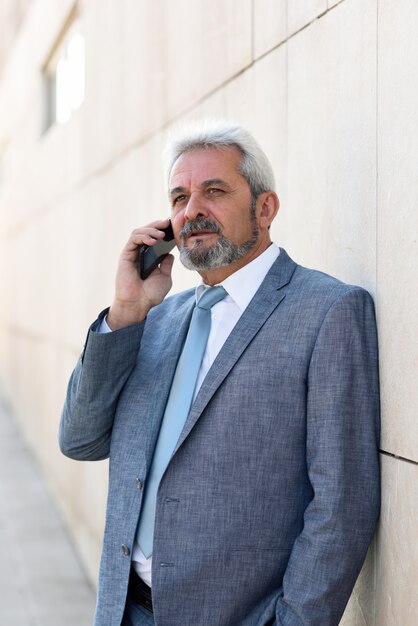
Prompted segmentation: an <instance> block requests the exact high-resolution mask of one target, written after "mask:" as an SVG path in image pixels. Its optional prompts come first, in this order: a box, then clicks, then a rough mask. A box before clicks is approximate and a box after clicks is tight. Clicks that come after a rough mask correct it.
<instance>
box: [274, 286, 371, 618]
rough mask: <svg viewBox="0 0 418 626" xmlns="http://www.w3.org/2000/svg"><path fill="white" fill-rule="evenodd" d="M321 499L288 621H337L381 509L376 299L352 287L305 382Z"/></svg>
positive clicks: (294, 558)
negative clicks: (374, 301) (374, 303)
mask: <svg viewBox="0 0 418 626" xmlns="http://www.w3.org/2000/svg"><path fill="white" fill-rule="evenodd" d="M307 394H308V395H307V416H306V419H307V441H306V459H307V470H308V474H309V479H310V481H311V484H312V488H313V493H314V496H313V498H312V500H311V502H310V503H309V505H308V507H307V508H306V510H305V515H304V528H303V531H302V532H301V534H300V535H299V536H298V537H297V538H296V541H295V543H294V545H293V549H292V552H291V556H290V559H289V563H288V566H287V569H286V572H285V575H284V579H283V587H282V589H281V593H280V596H279V599H278V602H277V606H276V620H277V623H278V624H280V625H282V626H302V625H304V626H308V625H309V626H336V625H337V624H338V623H339V621H340V619H341V616H342V613H343V611H344V608H345V606H346V603H347V601H348V599H349V597H350V594H351V591H352V588H353V586H354V583H355V581H356V578H357V576H358V574H359V572H360V569H361V567H362V564H363V561H364V559H365V556H366V553H367V548H368V546H369V544H370V541H371V539H372V537H373V533H374V530H375V526H376V522H377V519H378V516H379V510H380V470H379V434H380V432H379V380H378V354H377V333H376V324H375V315H374V306H373V301H372V299H371V297H370V295H369V294H368V293H367V292H366V291H364V290H362V289H360V288H355V287H354V288H351V289H350V290H349V291H348V292H345V293H344V294H343V295H342V296H340V297H339V298H338V299H337V300H336V301H334V303H333V304H332V305H331V307H330V308H329V310H328V312H327V314H326V316H325V318H324V320H323V323H322V326H321V328H320V331H319V333H318V336H317V340H316V343H315V347H314V350H313V352H312V356H311V361H310V366H309V374H308V382H307Z"/></svg>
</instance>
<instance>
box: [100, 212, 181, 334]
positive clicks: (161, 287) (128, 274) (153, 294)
mask: <svg viewBox="0 0 418 626" xmlns="http://www.w3.org/2000/svg"><path fill="white" fill-rule="evenodd" d="M168 224H169V220H168V219H166V220H162V221H161V220H158V221H157V222H152V223H151V224H148V225H147V226H144V227H142V228H137V229H135V230H134V231H133V232H132V234H131V236H130V238H129V240H128V242H127V244H126V245H125V247H124V248H123V250H122V253H121V255H120V258H119V264H118V269H117V273H116V284H115V298H114V301H113V304H112V306H111V307H110V311H109V313H108V316H107V323H108V325H109V327H110V328H111V329H112V330H117V329H118V328H122V327H124V326H129V325H130V324H136V323H137V322H141V321H142V320H144V319H145V318H146V316H147V314H148V311H149V310H150V309H151V308H152V307H153V306H156V305H157V304H160V302H162V301H163V300H164V298H165V296H166V295H167V293H168V292H169V291H170V289H171V285H172V280H171V268H172V266H173V261H174V257H173V255H172V254H169V255H168V256H167V257H166V258H165V259H164V260H163V261H162V263H161V264H160V266H159V267H157V268H156V269H155V270H154V271H153V272H152V274H150V276H149V277H148V278H147V279H146V280H141V278H140V276H139V274H138V271H137V269H136V259H137V255H138V246H140V245H141V244H146V245H147V246H153V245H155V244H156V242H157V240H158V239H163V238H164V233H163V231H162V230H159V229H160V228H166V227H167V226H168Z"/></svg>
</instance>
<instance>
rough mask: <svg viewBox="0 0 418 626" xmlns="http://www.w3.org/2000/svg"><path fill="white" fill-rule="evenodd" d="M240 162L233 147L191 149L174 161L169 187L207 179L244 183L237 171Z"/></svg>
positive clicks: (237, 152) (237, 153)
mask: <svg viewBox="0 0 418 626" xmlns="http://www.w3.org/2000/svg"><path fill="white" fill-rule="evenodd" d="M240 161H241V152H240V151H239V150H238V148H236V147H235V146H228V147H225V148H223V147H222V148H215V147H210V148H193V149H192V150H188V151H187V152H185V153H184V154H182V155H181V156H180V157H179V158H178V159H177V161H175V163H174V165H173V168H172V170H171V174H170V181H169V186H170V188H172V187H174V186H178V185H180V184H181V185H182V186H185V185H187V184H188V185H193V184H199V183H200V182H202V181H204V180H209V179H222V180H225V181H227V182H229V183H232V182H236V183H238V182H240V181H244V182H246V180H245V178H244V177H243V176H242V174H240V172H239V170H238V168H239V164H240Z"/></svg>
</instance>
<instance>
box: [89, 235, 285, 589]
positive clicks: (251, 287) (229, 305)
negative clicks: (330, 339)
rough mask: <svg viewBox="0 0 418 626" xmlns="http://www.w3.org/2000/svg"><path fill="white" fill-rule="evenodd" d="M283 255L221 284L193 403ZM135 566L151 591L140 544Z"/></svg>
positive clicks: (103, 328)
mask: <svg viewBox="0 0 418 626" xmlns="http://www.w3.org/2000/svg"><path fill="white" fill-rule="evenodd" d="M279 254H280V249H279V248H278V247H277V246H276V244H274V243H272V244H271V245H270V246H269V247H268V248H267V250H265V251H264V252H263V253H262V254H260V255H259V256H258V257H256V258H255V259H254V260H253V261H251V263H248V264H247V265H244V267H242V268H241V269H240V270H238V271H237V272H234V274H231V276H228V278H226V279H225V280H224V281H223V282H222V283H220V285H222V287H224V289H225V290H226V292H227V294H228V295H227V296H226V297H225V298H224V299H223V300H221V301H220V302H217V303H216V304H214V305H213V307H212V323H211V329H210V333H209V338H208V342H207V344H206V350H205V353H204V355H203V359H202V363H201V366H200V370H199V374H198V377H197V381H196V388H195V391H194V396H193V400H194V399H195V398H196V396H197V394H198V391H199V389H200V387H201V385H202V382H203V380H204V379H205V376H206V374H207V373H208V371H209V369H210V367H211V365H212V363H213V362H214V360H215V359H216V357H217V355H218V353H219V351H220V350H221V348H222V346H223V345H224V343H225V341H226V340H227V338H228V336H229V334H230V333H231V331H232V329H233V328H234V326H235V324H236V323H237V322H238V320H239V318H240V317H241V315H242V314H243V313H244V311H245V309H246V308H247V306H248V305H249V303H250V302H251V300H252V299H253V297H254V296H255V294H256V291H257V290H258V288H259V287H260V285H261V283H262V282H263V280H264V278H265V277H266V274H267V273H268V271H269V269H270V268H271V266H272V265H273V263H274V261H275V260H276V259H277V257H278V256H279ZM205 287H206V285H204V284H203V283H201V284H200V285H198V286H197V287H196V301H197V300H198V299H199V298H200V296H201V295H202V291H203V290H204V289H205ZM99 332H111V329H110V328H109V326H108V325H107V323H106V321H105V320H103V321H102V323H101V325H100V327H99ZM132 565H133V567H134V568H135V571H136V573H137V574H138V576H140V577H141V578H142V580H143V581H144V582H145V583H146V584H147V585H149V586H150V587H151V568H152V556H150V557H149V559H147V558H146V557H145V556H144V554H143V552H142V550H141V548H140V547H139V545H138V543H137V542H135V543H134V548H133V552H132Z"/></svg>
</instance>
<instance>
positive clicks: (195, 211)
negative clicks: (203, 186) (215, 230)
mask: <svg viewBox="0 0 418 626" xmlns="http://www.w3.org/2000/svg"><path fill="white" fill-rule="evenodd" d="M201 215H202V216H203V217H208V215H209V212H208V210H207V208H206V206H205V201H204V199H203V198H201V197H200V196H198V195H197V194H194V193H192V194H191V195H190V198H189V201H188V202H187V206H186V209H185V211H184V219H185V221H188V222H190V221H191V220H194V219H196V217H199V216H201Z"/></svg>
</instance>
